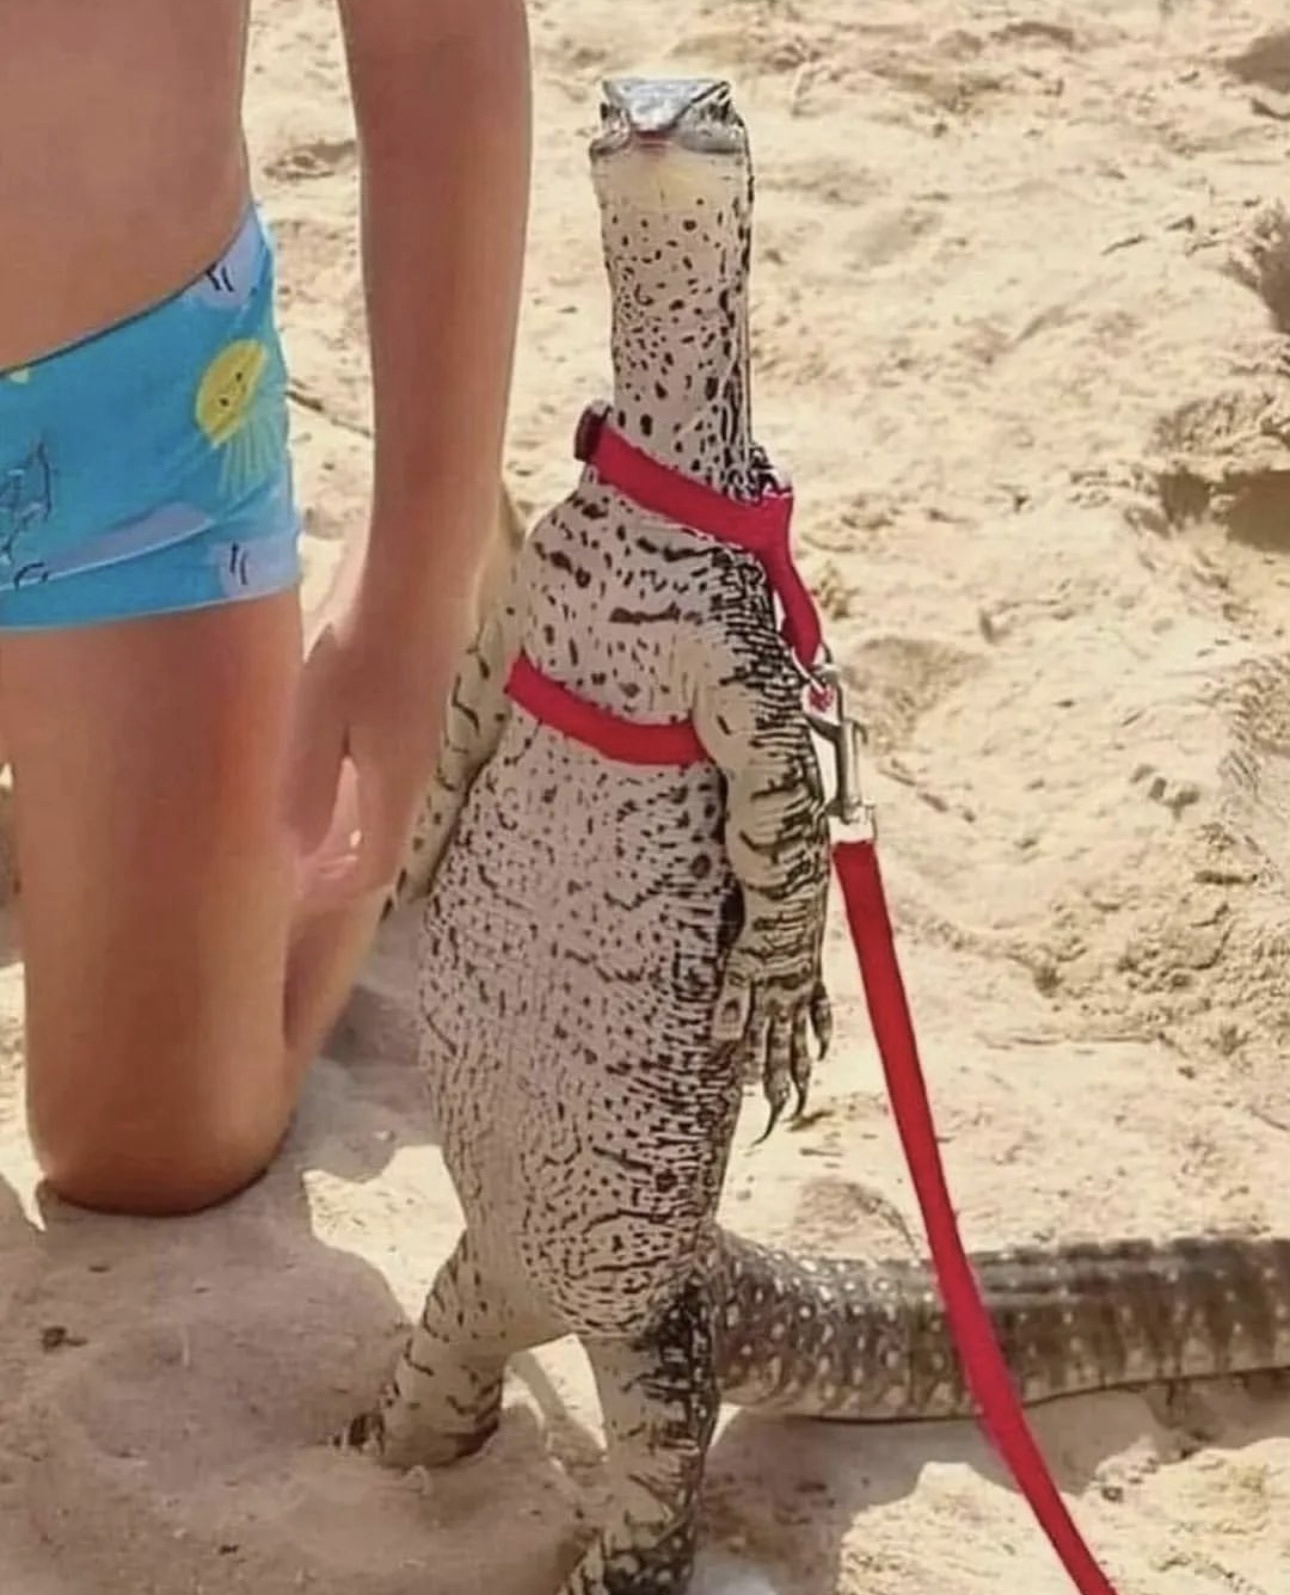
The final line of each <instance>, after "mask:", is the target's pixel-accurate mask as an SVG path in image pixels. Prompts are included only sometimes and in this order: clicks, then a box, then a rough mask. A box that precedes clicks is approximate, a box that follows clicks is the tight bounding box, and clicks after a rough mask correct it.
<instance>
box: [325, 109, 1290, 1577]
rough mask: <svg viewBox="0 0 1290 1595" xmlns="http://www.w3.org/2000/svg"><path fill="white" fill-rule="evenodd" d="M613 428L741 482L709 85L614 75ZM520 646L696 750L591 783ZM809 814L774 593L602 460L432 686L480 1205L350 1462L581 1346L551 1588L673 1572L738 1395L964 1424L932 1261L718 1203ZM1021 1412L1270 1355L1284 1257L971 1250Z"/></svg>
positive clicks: (428, 897)
mask: <svg viewBox="0 0 1290 1595" xmlns="http://www.w3.org/2000/svg"><path fill="white" fill-rule="evenodd" d="M592 170H593V176H594V181H595V185H596V190H597V194H598V198H599V201H600V208H601V215H602V227H603V239H604V246H605V254H606V261H607V265H608V270H609V276H610V281H611V287H612V290H613V306H614V335H613V354H614V375H615V406H614V415H613V419H614V422H615V424H616V425H617V426H618V428H619V429H620V430H621V431H622V432H623V433H624V434H625V435H626V436H627V437H628V438H629V439H630V440H631V441H633V442H635V443H637V444H638V446H640V447H642V448H645V449H647V450H649V451H650V452H652V453H653V454H655V456H656V457H657V458H659V459H662V460H664V461H666V462H667V463H669V464H671V465H674V466H676V467H678V468H679V469H681V470H683V471H684V472H685V473H687V474H688V475H690V476H692V477H694V478H696V479H698V480H700V481H704V482H706V483H708V484H709V485H712V486H716V487H719V488H721V489H722V490H724V491H725V492H727V493H730V494H734V495H736V496H747V495H749V494H751V493H752V492H753V491H754V490H755V489H756V487H757V486H758V484H759V481H760V480H761V479H762V477H763V476H764V473H765V471H766V463H765V459H764V456H762V455H761V454H760V452H759V451H758V450H757V448H756V446H755V445H754V444H753V442H752V440H751V431H750V425H751V423H750V419H749V404H748V398H749V394H748V369H747V368H748V341H747V340H748V328H747V311H746V294H747V274H748V261H749V241H750V232H751V207H752V178H751V166H750V161H749V155H748V146H747V138H746V133H745V130H744V128H743V124H742V123H741V121H740V120H739V118H738V116H737V114H736V113H735V111H734V108H733V105H732V103H731V98H730V92H729V89H728V88H727V87H726V85H724V84H719V83H716V84H714V83H706V82H703V83H693V82H687V83H673V82H642V81H640V80H630V81H625V82H624V81H619V82H616V83H613V84H610V85H607V88H606V102H605V109H604V112H603V126H602V130H601V132H600V133H599V134H598V135H597V138H596V139H595V141H594V143H593V146H592ZM521 649H523V650H524V651H525V652H526V653H527V654H528V655H529V657H530V658H531V660H532V661H533V663H534V664H536V665H537V666H538V667H539V668H540V669H541V670H542V671H544V672H546V673H547V674H549V675H550V676H552V677H554V678H555V679H556V680H557V681H559V682H561V683H563V684H564V685H565V686H566V687H568V688H570V689H571V690H573V691H574V692H576V693H578V694H580V695H582V696H583V697H585V698H587V699H589V700H591V701H592V702H594V703H596V704H599V705H601V706H602V707H604V708H607V709H610V710H612V711H614V712H615V713H617V714H619V715H621V716H625V717H627V718H630V719H636V720H640V721H667V720H683V719H690V720H691V721H692V723H693V725H694V727H695V729H696V731H697V733H698V735H699V738H700V740H701V741H702V743H703V745H704V747H705V749H706V751H707V752H708V754H709V756H710V762H709V763H706V764H698V765H695V766H691V767H689V768H651V767H636V766H629V765H625V764H619V763H612V762H610V761H608V760H606V759H604V758H602V757H600V756H599V755H597V754H595V753H593V752H592V751H590V750H588V749H586V748H584V747H583V746H581V745H580V744H577V743H575V742H573V741H571V740H568V739H566V738H565V737H563V736H562V735H560V734H559V733H558V732H556V731H554V730H553V729H550V728H548V727H546V726H544V725H542V724H539V723H537V722H536V721H535V720H534V719H533V718H531V717H530V715H529V714H528V713H526V712H525V711H524V710H522V709H520V708H519V707H517V706H516V705H514V704H513V703H512V702H511V701H510V700H509V699H508V698H507V696H506V693H505V690H504V687H505V682H506V678H507V673H508V671H509V669H510V666H511V664H512V663H513V661H514V660H515V658H516V656H517V654H518V653H519V651H520V650H521ZM828 848H829V836H828V826H827V819H826V815H825V800H824V793H823V789H822V785H821V781H820V778H819V773H818V768H817V764H816V759H815V753H814V747H813V743H812V739H811V736H810V733H809V730H808V727H807V724H806V721H805V718H804V715H803V711H802V692H801V679H800V677H799V675H798V674H797V672H796V669H795V667H794V665H793V663H792V661H791V659H790V657H789V655H788V652H787V650H786V648H785V646H784V645H783V643H782V642H781V640H780V638H779V635H778V632H777V628H776V617H775V613H774V609H773V605H772V601H771V596H770V592H769V589H768V586H767V582H766V579H765V576H764V573H763V571H762V569H761V567H760V566H759V565H758V564H757V563H756V562H755V561H754V560H753V559H752V558H751V556H748V555H746V554H743V553H741V552H738V551H735V550H734V549H732V548H731V547H729V546H727V545H725V544H722V543H719V542H717V541H715V540H713V539H710V538H707V537H705V536H702V535H700V534H698V533H696V532H693V531H691V530H689V529H687V528H685V527H682V526H676V525H673V524H670V523H668V522H665V521H663V520H660V519H658V518H657V517H654V516H651V515H647V514H644V513H642V512H641V511H639V510H638V509H636V508H635V507H634V506H633V505H631V504H630V503H629V502H628V501H627V500H625V499H624V498H622V497H621V496H620V495H619V494H618V493H617V492H616V491H615V490H613V489H612V488H610V487H608V486H606V485H605V484H604V483H602V482H601V481H600V480H599V479H598V478H597V476H596V473H595V471H594V469H593V468H590V467H589V468H588V469H587V470H585V471H584V473H583V476H582V479H581V480H580V481H579V482H578V484H577V485H576V486H575V488H574V489H573V491H572V492H571V493H570V494H569V496H568V497H567V498H566V499H565V500H564V501H563V502H561V503H560V504H558V505H556V506H555V507H554V508H553V509H552V510H551V511H550V512H549V513H548V514H547V515H546V516H545V517H544V518H543V519H542V520H540V521H539V523H538V524H537V526H536V527H535V529H534V531H533V532H532V534H531V535H530V537H529V538H528V540H527V541H526V542H525V543H524V545H523V547H522V548H521V550H520V552H519V553H518V555H517V557H516V560H515V562H514V564H513V566H512V567H511V570H510V572H509V574H508V575H507V576H506V577H505V578H504V582H503V586H502V589H501V591H500V592H499V595H498V597H497V601H496V603H495V604H494V606H493V607H492V609H491V611H490V612H489V614H488V615H487V617H486V619H485V620H484V622H483V624H482V626H481V628H480V631H479V634H478V636H477V638H476V640H475V642H474V644H473V646H472V647H471V649H470V650H469V652H468V655H467V657H466V659H465V661H464V664H463V667H462V670H461V673H460V675H459V678H458V680H457V682H456V685H455V688H454V690H453V694H452V700H451V705H450V710H449V716H448V722H447V729H446V732H445V735H444V740H443V745H442V751H441V758H440V762H439V768H438V772H437V775H436V778H435V782H434V786H433V791H432V794H431V798H430V801H429V803H428V805H427V808H426V811H425V813H424V815H423V818H422V822H421V824H420V825H419V827H418V831H417V837H416V843H415V846H414V850H413V854H412V856H411V860H410V863H409V868H408V871H407V873H406V875H405V877H404V879H403V881H402V882H401V887H400V896H401V897H403V898H405V899H407V898H413V897H417V898H421V899H423V900H424V925H423V931H422V945H421V953H420V959H419V971H420V973H419V994H418V998H419V1001H418V1013H419V1025H420V1034H421V1054H422V1063H423V1066H424V1070H425V1074H426V1078H427V1080H428V1084H429V1090H430V1096H431V1103H432V1110H433V1113H434V1115H435V1117H436V1120H437V1123H438V1127H439V1131H440V1136H441V1144H442V1147H443V1153H444V1157H445V1160H446V1164H447V1167H448V1170H449V1172H450V1175H451V1177H452V1180H453V1183H454V1185H455V1188H456V1191H457V1195H458V1198H459V1200H460V1204H461V1208H462V1213H463V1216H464V1229H463V1233H462V1235H461V1238H460V1240H459V1242H458V1244H457V1248H456V1250H455V1252H454V1253H453V1255H452V1256H451V1258H450V1259H449V1260H448V1262H447V1263H446V1264H445V1265H444V1266H443V1267H442V1269H441V1270H440V1273H439V1275H438V1277H437V1279H436V1280H435V1282H434V1285H433V1288H432V1289H431V1291H430V1294H429V1297H428V1299H427V1302H426V1306H425V1309H424V1312H423V1314H422V1316H421V1319H420V1322H419V1324H418V1325H417V1327H416V1328H415V1330H414V1331H413V1333H412V1335H411V1337H410V1340H409V1342H408V1345H407V1348H406V1350H405V1351H404V1353H403V1356H402V1358H401V1359H400V1361H399V1363H398V1366H397V1368H396V1370H395V1372H394V1375H393V1378H392V1380H391V1382H390V1384H389V1386H388V1387H387V1389H386V1390H385V1392H384V1393H383V1396H382V1399H381V1402H380V1404H379V1407H378V1408H377V1410H375V1411H374V1412H372V1413H369V1414H365V1415H363V1416H362V1417H360V1418H358V1419H356V1420H355V1421H354V1423H353V1424H352V1425H351V1426H350V1428H349V1429H348V1431H347V1433H346V1436H345V1437H344V1440H345V1442H346V1443H348V1444H351V1445H357V1446H360V1447H362V1448H363V1449H365V1450H366V1451H368V1452H369V1453H371V1454H373V1455H375V1456H376V1457H378V1458H379V1459H381V1460H382V1461H384V1462H386V1463H387V1464H390V1465H394V1466H409V1465H412V1464H423V1465H442V1464H445V1463H448V1462H451V1461H453V1460H455V1459H456V1458H459V1457H461V1456H464V1455H467V1454H469V1453H471V1452H473V1451H474V1450H476V1449H477V1448H478V1447H479V1446H480V1445H481V1444H483V1443H484V1441H485V1440H486V1439H487V1438H488V1437H489V1435H490V1434H491V1433H492V1432H493V1431H494V1429H495V1428H496V1425H497V1423H498V1419H499V1414H500V1407H501V1397H502V1384H503V1375H504V1371H505V1368H506V1363H507V1360H508V1358H509V1357H511V1356H512V1355H513V1354H514V1353H515V1352H517V1351H519V1350H520V1349H522V1348H526V1347H530V1346H534V1345H537V1344H540V1343H543V1342H546V1341H550V1340H552V1339H555V1338H557V1337H560V1336H564V1335H575V1336H577V1337H578V1338H579V1339H580V1341H581V1342H582V1344H583V1346H584V1348H585V1350H586V1352H587V1355H588V1357H589V1360H590V1363H591V1366H592V1368H593V1370H594V1373H595V1377H596V1380H597V1386H598V1391H599V1394H600V1398H601V1403H602V1408H603V1413H604V1419H605V1430H606V1437H607V1444H608V1456H607V1465H608V1468H609V1470H610V1479H611V1483H612V1486H613V1489H612V1500H613V1503H614V1504H613V1507H612V1510H611V1511H610V1512H609V1514H608V1515H607V1517H606V1518H605V1520H604V1521H603V1522H602V1523H601V1524H600V1526H599V1528H598V1530H597V1533H596V1535H595V1537H594V1539H593V1540H592V1542H591V1543H590V1545H589V1546H588V1547H587V1548H586V1550H585V1553H584V1554H583V1555H582V1559H581V1561H580V1562H579V1563H578V1564H577V1566H576V1567H575V1568H574V1569H573V1571H572V1572H571V1573H570V1574H569V1576H568V1579H567V1581H566V1583H565V1585H564V1587H563V1590H562V1592H561V1595H658V1592H662V1591H669V1592H680V1591H682V1590H684V1589H685V1587H686V1586H687V1584H688V1582H689V1579H690V1575H691V1569H692V1563H693V1556H694V1549H695V1536H696V1530H695V1524H696V1501H697V1495H698V1491H699V1487H700V1484H701V1478H702V1472H703V1466H704V1461H705V1457H706V1453H707V1449H708V1446H709V1443H710V1440H711V1437H712V1432H713V1427H714V1423H715V1420H716V1416H717V1411H718V1406H719V1403H720V1402H721V1401H722V1400H726V1401H730V1402H737V1403H741V1404H744V1405H748V1406H755V1407H761V1408H765V1409H767V1410H770V1411H778V1412H783V1413H791V1414H795V1415H799V1416H809V1417H815V1418H828V1419H840V1420H846V1421H865V1420H888V1421H890V1420H899V1419H914V1418H943V1417H950V1416H958V1415H965V1414H967V1413H969V1412H970V1411H971V1404H970V1401H969V1398H968V1396H967V1394H966V1392H965V1388H964V1382H963V1376H962V1371H961V1369H960V1366H959V1362H958V1359H957V1357H956V1355H955V1353H954V1350H953V1346H952V1342H951V1338H950V1335H949V1331H948V1328H947V1325H946V1321H945V1317H944V1313H943V1310H942V1307H941V1304H940V1298H939V1295H938V1293H937V1290H936V1288H935V1282H934V1279H933V1277H932V1275H931V1274H930V1273H929V1271H928V1269H927V1268H926V1267H925V1266H923V1265H922V1264H919V1263H881V1264H880V1263H864V1262H859V1261H828V1260H819V1259H817V1260H811V1259H804V1258H798V1257H793V1256H789V1255H786V1254H784V1253H780V1252H776V1251H772V1250H770V1249H768V1248H766V1247H762V1246H758V1245H755V1244H754V1243H752V1242H751V1241H748V1240H744V1239H741V1238H738V1237H735V1236H733V1235H731V1234H729V1233H728V1232H726V1231H725V1230H723V1229H722V1228H720V1227H719V1226H718V1224H717V1222H716V1211H717V1206H718V1201H719V1198H720V1194H721V1188H722V1181H723V1178H724V1175H725V1170H726V1163H727V1158H728V1154H729V1149H730V1143H731V1137H732V1133H733V1130H734V1126H735V1120H736V1115H737V1112H738V1109H739V1105H740V1100H741V1095H742V1090H743V1086H744V1082H745V1079H746V1077H747V1075H748V1073H749V1071H750V1069H751V1070H754V1071H755V1072H756V1073H757V1074H759V1075H760V1076H761V1078H762V1080H763V1082H764V1089H765V1093H766V1095H767V1097H768V1099H769V1103H770V1112H771V1118H772V1121H773V1120H774V1119H775V1118H777V1117H778V1115H779V1114H780V1112H781V1111H782V1110H783V1109H784V1107H785V1106H786V1104H787V1103H788V1102H789V1101H790V1100H793V1099H795V1100H796V1102H797V1104H798V1105H799V1106H800V1104H801V1102H802V1101H804V1099H805V1093H806V1090H807V1086H808V1084H809V1077H810V1070H811V1064H812V1059H813V1055H815V1054H817V1053H818V1052H819V1051H820V1050H822V1048H823V1047H824V1046H826V1045H827V1042H828V1035H829V1028H830V1021H829V1015H828V1004H827V1000H826V998H825V995H824V989H823V985H822V980H821V973H820V958H821V943H822V937H823V928H824V916H825V910H826V903H827V891H828V882H829V853H828ZM975 1263H976V1268H977V1272H978V1276H979V1279H980V1281H981V1284H982V1287H983V1290H984V1294H985V1297H986V1300H987V1303H988V1305H989V1307H990V1310H991V1311H992V1313H993V1316H994V1321H995V1323H996V1325H997V1327H998V1330H999V1333H1000V1336H1001V1340H1002V1344H1003V1348H1004V1351H1005V1354H1006V1357H1007V1360H1008V1362H1009V1365H1010V1366H1011V1368H1012V1370H1013V1372H1014V1374H1015V1376H1016V1379H1017V1382H1018V1386H1019V1390H1020V1393H1021V1395H1022V1396H1023V1397H1024V1398H1025V1400H1027V1401H1028V1402H1036V1401H1041V1400H1045V1399H1047V1398H1050V1397H1054V1396H1059V1395H1063V1394H1068V1393H1073V1392H1076V1391H1084V1390H1093V1389H1102V1388H1105V1387H1108V1386H1113V1385H1128V1384H1139V1383H1144V1382H1149V1381H1154V1380H1160V1379H1166V1380H1175V1379H1183V1378H1191V1377H1196V1376H1202V1375H1212V1374H1222V1373H1232V1372H1238V1371H1245V1370H1253V1369H1263V1368H1274V1367H1280V1366H1282V1365H1285V1364H1288V1363H1290V1317H1288V1314H1287V1307H1288V1306H1290V1243H1285V1242H1280V1241H1266V1242H1263V1241H1258V1242H1255V1241H1249V1240H1244V1239H1240V1238H1233V1239H1223V1238H1219V1239H1212V1240H1197V1241H1185V1242H1184V1241H1177V1242H1168V1243H1164V1244H1162V1245H1159V1246H1153V1245H1147V1244H1143V1243H1118V1244H1108V1245H1103V1246H1080V1247H1076V1246H1067V1247H1064V1248H1061V1249H1058V1250H1054V1251H1016V1252H1011V1253H998V1254H990V1255H982V1256H979V1257H978V1258H976V1259H975Z"/></svg>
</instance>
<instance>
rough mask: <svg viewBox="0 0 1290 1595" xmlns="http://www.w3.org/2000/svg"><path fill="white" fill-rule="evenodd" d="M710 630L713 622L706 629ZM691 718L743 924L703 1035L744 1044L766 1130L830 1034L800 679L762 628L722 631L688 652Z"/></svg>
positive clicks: (823, 870) (821, 883)
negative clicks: (715, 777) (716, 787)
mask: <svg viewBox="0 0 1290 1595" xmlns="http://www.w3.org/2000/svg"><path fill="white" fill-rule="evenodd" d="M714 630H715V628H714ZM693 705H694V707H693V717H694V726H695V730H696V731H697V733H698V736H699V740H700V741H701V742H702V744H703V746H704V748H705V749H706V751H707V752H708V754H709V756H710V757H711V758H712V759H713V761H714V762H715V763H716V765H717V767H718V768H719V769H720V770H721V772H722V774H723V776H724V777H725V782H726V826H725V847H726V854H727V857H728V858H729V860H730V866H731V869H732V870H733V872H734V875H735V878H736V879H737V881H738V883H739V887H740V896H741V899H742V908H743V923H742V925H741V928H740V930H739V933H738V935H737V937H736V939H735V941H734V944H733V945H732V947H731V949H730V952H729V954H728V956H727V959H726V964H725V968H724V970H723V971H722V983H721V989H720V992H719V994H718V998H717V1004H716V1008H715V1011H714V1016H713V1040H714V1041H715V1042H717V1043H718V1044H721V1045H732V1046H735V1047H738V1048H740V1049H742V1051H743V1053H744V1060H745V1066H746V1067H747V1068H750V1069H756V1070H757V1071H758V1072H759V1073H760V1074H761V1077H762V1080H763V1082H764V1089H765V1093H766V1097H767V1100H768V1102H769V1103H770V1123H769V1124H768V1125H767V1129H766V1134H769V1133H770V1131H771V1130H772V1129H773V1128H774V1126H775V1124H776V1122H777V1121H778V1119H779V1117H780V1115H781V1114H782V1112H783V1111H784V1107H785V1105H786V1104H787V1101H788V1097H789V1094H790V1091H792V1090H796V1094H797V1112H798V1113H799V1114H800V1113H801V1111H802V1109H803V1108H804V1107H805V1105H806V1096H807V1090H808V1087H809V1084H810V1077H811V1068H812V1058H811V1034H812V1032H814V1036H815V1040H816V1043H817V1045H818V1047H819V1051H820V1054H821V1056H822V1055H823V1053H824V1052H825V1051H826V1050H827V1047H828V1044H829V1038H830V1035H831V1031H832V1021H831V1018H830V1013H829V1003H828V997H827V994H826V992H825V989H824V983H823V978H822V974H821V956H822V950H823V942H824V925H825V913H826V909H827V905H828V890H829V867H830V854H829V832H828V819H827V815H826V813H825V799H824V789H823V784H822V782H821V780H820V772H819V766H818V764H817V762H816V757H815V749H814V745H813V744H812V741H811V734H810V728H809V726H808V724H807V721H806V716H805V714H804V712H803V708H802V684H801V680H800V678H799V677H798V675H797V673H796V671H795V670H794V669H793V666H792V664H791V661H789V660H788V658H787V656H786V652H785V649H784V646H783V644H782V643H781V641H780V639H779V638H778V637H777V636H776V635H775V634H774V633H773V632H772V631H770V630H769V628H768V627H766V626H763V625H749V626H747V627H743V628H737V627H731V626H724V627H723V628H722V629H721V631H720V633H718V634H717V635H716V636H715V637H707V638H704V639H703V640H702V641H701V642H700V643H699V644H698V645H697V646H696V648H695V665H694V675H693Z"/></svg>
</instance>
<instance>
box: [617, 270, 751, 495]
mask: <svg viewBox="0 0 1290 1595" xmlns="http://www.w3.org/2000/svg"><path fill="white" fill-rule="evenodd" d="M639 297H641V296H638V295H636V294H635V293H634V292H633V290H632V285H630V284H624V285H620V287H619V291H617V292H615V294H614V310H613V361H614V410H615V420H614V424H615V426H616V427H617V429H618V431H619V432H620V433H622V435H623V436H624V437H625V438H626V439H627V440H628V442H630V443H633V444H634V445H635V446H636V447H637V448H638V449H641V450H642V451H643V452H644V453H646V454H648V455H650V456H651V457H652V458H653V459H655V460H658V461H659V462H660V464H663V465H666V466H668V467H670V468H671V469H672V470H674V471H680V472H681V473H682V474H683V475H685V476H687V477H690V478H691V479H692V480H694V481H697V482H702V483H703V484H704V485H705V486H706V487H712V488H715V489H717V490H718V491H719V492H722V493H726V494H728V495H729V496H731V497H733V498H751V497H753V496H754V495H755V493H756V491H757V488H758V485H759V471H758V466H757V458H756V450H755V447H754V443H753V434H752V413H751V393H750V385H749V333H748V302H747V285H746V280H744V281H740V282H736V283H734V284H731V283H726V284H724V285H720V286H714V287H712V288H707V287H705V286H697V287H696V286H695V285H694V284H693V283H690V284H687V285H685V290H684V292H677V293H675V294H673V295H671V296H670V297H669V299H668V301H667V306H666V308H665V309H662V310H661V309H660V307H659V305H658V304H657V302H654V303H647V304H642V303H640V302H639ZM651 297H653V296H651Z"/></svg>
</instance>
